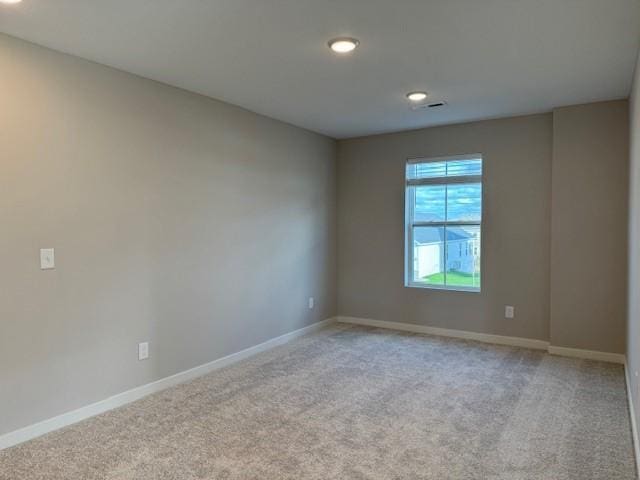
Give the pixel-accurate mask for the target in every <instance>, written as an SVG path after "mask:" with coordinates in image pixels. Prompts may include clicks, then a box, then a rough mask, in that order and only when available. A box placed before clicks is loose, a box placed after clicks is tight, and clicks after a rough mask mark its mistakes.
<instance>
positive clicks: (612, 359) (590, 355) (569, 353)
mask: <svg viewBox="0 0 640 480" xmlns="http://www.w3.org/2000/svg"><path fill="white" fill-rule="evenodd" d="M549 353H550V354H552V355H560V356H561V357H573V358H584V359H586V360H599V361H601V362H609V363H619V364H622V365H624V363H625V356H624V355H623V354H622V353H609V352H597V351H594V350H582V349H580V348H568V347H554V346H553V345H549Z"/></svg>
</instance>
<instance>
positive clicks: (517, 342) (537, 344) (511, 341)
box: [336, 317, 549, 350]
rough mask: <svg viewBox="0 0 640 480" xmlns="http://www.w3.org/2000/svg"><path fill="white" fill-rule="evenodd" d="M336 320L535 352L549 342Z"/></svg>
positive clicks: (368, 321) (423, 326) (397, 323)
mask: <svg viewBox="0 0 640 480" xmlns="http://www.w3.org/2000/svg"><path fill="white" fill-rule="evenodd" d="M336 320H337V321H338V322H341V323H352V324H355V325H366V326H369V327H378V328H388V329H391V330H402V331H405V332H414V333H425V334H427V335H436V336H439V337H453V338H462V339H465V340H475V341H477V342H484V343H493V344H497V345H509V346H512V347H523V348H533V349H536V350H547V348H548V347H549V342H546V341H544V340H536V339H532V338H520V337H506V336H503V335H490V334H488V333H477V332H468V331H465V330H450V329H448V328H438V327H427V326H425V325H416V324H413V323H399V322H386V321H383V320H371V319H368V318H356V317H336Z"/></svg>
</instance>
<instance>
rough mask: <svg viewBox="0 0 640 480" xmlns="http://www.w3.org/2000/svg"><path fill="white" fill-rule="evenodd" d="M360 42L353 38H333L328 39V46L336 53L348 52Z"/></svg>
mask: <svg viewBox="0 0 640 480" xmlns="http://www.w3.org/2000/svg"><path fill="white" fill-rule="evenodd" d="M358 45H360V42H359V41H358V40H356V39H355V38H347V37H342V38H334V39H333V40H330V41H329V48H330V49H331V50H333V51H334V52H336V53H349V52H352V51H354V50H355V49H356V47H357V46H358Z"/></svg>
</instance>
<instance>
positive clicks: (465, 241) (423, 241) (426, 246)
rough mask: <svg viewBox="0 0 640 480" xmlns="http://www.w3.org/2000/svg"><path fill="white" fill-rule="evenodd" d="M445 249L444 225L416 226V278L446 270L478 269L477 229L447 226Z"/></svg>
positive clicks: (472, 271) (468, 271)
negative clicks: (432, 226)
mask: <svg viewBox="0 0 640 480" xmlns="http://www.w3.org/2000/svg"><path fill="white" fill-rule="evenodd" d="M446 232H447V233H446V235H447V247H448V248H447V249H446V251H445V243H444V235H445V229H444V228H416V229H415V230H414V233H413V235H414V236H413V243H414V248H415V249H416V255H415V257H414V258H415V265H414V272H415V273H416V277H417V278H424V277H427V276H429V275H433V274H434V273H440V272H443V271H444V270H445V266H446V270H447V271H456V272H460V273H467V274H472V273H474V272H475V273H477V272H479V271H480V265H478V264H477V261H476V259H477V258H478V257H477V253H478V250H479V248H480V239H478V238H476V235H477V234H476V232H474V231H467V230H465V229H464V228H462V227H454V228H451V227H450V228H447V229H446Z"/></svg>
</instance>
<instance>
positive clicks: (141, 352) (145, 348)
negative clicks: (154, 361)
mask: <svg viewBox="0 0 640 480" xmlns="http://www.w3.org/2000/svg"><path fill="white" fill-rule="evenodd" d="M147 358H149V342H143V343H139V344H138V360H146V359H147Z"/></svg>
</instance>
